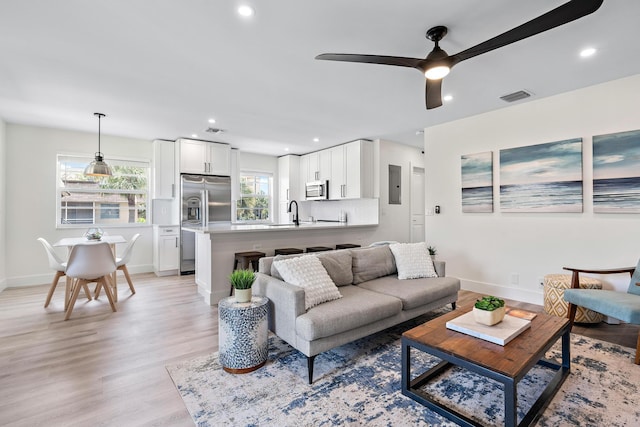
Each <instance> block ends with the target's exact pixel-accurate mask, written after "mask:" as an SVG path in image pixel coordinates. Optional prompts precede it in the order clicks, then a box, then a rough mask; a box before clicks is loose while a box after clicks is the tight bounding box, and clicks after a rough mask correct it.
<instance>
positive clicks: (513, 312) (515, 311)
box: [505, 307, 536, 320]
mask: <svg viewBox="0 0 640 427" xmlns="http://www.w3.org/2000/svg"><path fill="white" fill-rule="evenodd" d="M505 314H508V315H509V316H513V317H519V318H521V319H527V320H533V318H534V317H536V313H534V312H532V311H527V310H522V309H521V308H511V307H505Z"/></svg>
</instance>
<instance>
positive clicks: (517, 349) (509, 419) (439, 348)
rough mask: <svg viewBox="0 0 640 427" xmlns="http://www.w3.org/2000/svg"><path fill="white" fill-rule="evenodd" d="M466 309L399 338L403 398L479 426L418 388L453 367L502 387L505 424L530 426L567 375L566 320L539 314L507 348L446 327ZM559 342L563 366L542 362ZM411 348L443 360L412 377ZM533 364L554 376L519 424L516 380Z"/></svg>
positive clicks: (464, 424) (459, 421)
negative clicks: (499, 384) (552, 373)
mask: <svg viewBox="0 0 640 427" xmlns="http://www.w3.org/2000/svg"><path fill="white" fill-rule="evenodd" d="M471 308H472V306H468V307H465V308H461V309H458V310H454V311H452V312H450V313H447V314H445V315H443V316H440V317H438V318H437V319H434V320H431V321H429V322H427V323H425V324H423V325H420V326H417V327H415V328H413V329H411V330H409V331H407V332H405V333H404V334H402V394H404V395H405V396H408V397H410V398H412V399H413V400H415V401H417V402H419V403H421V404H423V405H425V406H427V407H428V408H429V409H432V410H433V411H435V412H437V413H438V414H440V415H442V416H444V417H446V418H448V419H450V420H452V421H454V422H455V423H457V424H459V425H461V426H480V425H481V424H480V423H478V422H476V421H474V420H472V419H471V418H469V417H467V416H465V415H463V414H461V413H459V412H457V411H456V410H455V409H453V408H448V407H446V406H444V405H443V404H442V403H440V402H437V401H436V400H434V399H432V398H431V397H430V396H429V395H428V394H427V393H425V392H424V391H422V390H420V388H421V387H422V386H423V385H425V384H426V383H428V382H429V381H430V380H432V379H433V378H434V377H435V376H437V375H439V374H440V373H442V371H444V370H445V369H447V368H449V367H450V366H451V365H457V366H460V367H463V368H465V369H468V370H469V371H472V372H475V373H477V374H480V375H483V376H485V377H488V378H491V379H493V380H495V381H498V382H499V383H502V384H503V386H504V414H505V417H504V419H505V425H506V426H517V425H519V426H528V425H531V424H533V423H534V422H535V421H536V420H537V419H538V418H539V417H540V415H542V412H543V411H544V409H545V408H546V407H547V405H548V404H549V402H550V401H551V399H552V398H553V396H554V395H555V393H556V391H557V390H558V389H559V388H560V386H561V385H562V383H563V382H564V380H565V379H566V377H567V376H568V375H569V369H570V355H569V337H570V331H571V328H570V325H569V321H568V320H567V319H565V318H561V317H555V316H549V315H547V314H544V313H538V315H537V316H536V317H535V318H534V319H533V320H532V321H531V328H529V329H527V330H525V331H524V332H522V333H521V334H520V335H518V336H517V337H516V338H514V339H513V341H511V342H509V343H508V344H507V345H505V346H501V345H498V344H493V343H490V342H488V341H484V340H481V339H479V338H474V337H472V336H470V335H466V334H463V333H460V332H456V331H453V330H450V329H447V327H446V323H447V321H448V320H451V319H454V318H456V317H458V316H460V315H462V314H464V313H466V312H468V311H470V310H471ZM560 338H562V363H561V364H557V363H555V362H552V361H550V360H546V359H544V355H545V353H546V352H547V351H548V350H549V349H550V348H551V346H553V344H555V342H556V341H557V340H558V339H560ZM412 349H417V350H420V351H423V352H426V353H429V354H431V355H433V356H435V357H437V358H439V359H442V361H441V362H440V363H438V364H437V365H436V366H434V367H433V368H431V369H429V370H428V371H426V372H424V373H415V374H416V375H418V376H417V377H415V378H411V375H412V373H411V351H412ZM535 365H542V366H544V367H547V368H551V369H553V370H556V371H557V372H556V373H555V375H554V376H553V378H552V379H551V381H550V382H549V384H548V385H547V387H546V388H545V389H544V390H543V392H542V394H541V395H540V396H539V397H538V399H537V400H536V401H535V403H534V404H533V406H532V407H531V409H529V411H528V412H527V413H526V414H525V416H524V418H523V419H522V421H521V422H520V424H518V422H517V421H518V418H517V417H518V411H517V408H518V402H517V396H518V393H517V386H518V382H519V381H520V380H521V379H522V378H523V377H524V376H525V375H526V374H527V372H529V370H530V369H531V368H532V367H534V366H535Z"/></svg>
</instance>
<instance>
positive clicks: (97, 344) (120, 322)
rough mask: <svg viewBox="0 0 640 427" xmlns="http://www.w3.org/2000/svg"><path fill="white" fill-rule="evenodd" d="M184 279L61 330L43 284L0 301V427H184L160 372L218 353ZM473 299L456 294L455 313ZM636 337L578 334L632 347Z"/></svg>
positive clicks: (150, 278)
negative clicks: (457, 300) (45, 305)
mask: <svg viewBox="0 0 640 427" xmlns="http://www.w3.org/2000/svg"><path fill="white" fill-rule="evenodd" d="M193 279H194V276H182V277H165V278H157V277H155V275H153V274H138V275H134V276H133V281H134V284H135V287H136V291H137V293H136V295H134V296H131V294H130V292H129V289H128V287H127V286H126V284H125V286H122V283H123V281H120V283H121V285H120V286H119V300H118V303H117V307H118V312H117V313H112V312H111V310H110V308H109V304H108V302H107V300H106V298H105V297H104V296H103V297H101V298H100V299H99V300H98V301H91V302H87V300H86V299H84V300H82V301H81V300H80V298H79V299H78V302H77V303H76V308H75V309H74V311H73V314H72V317H71V319H70V320H68V321H66V322H65V321H63V317H64V313H63V311H62V308H63V307H62V306H63V293H64V290H63V288H62V287H61V288H60V289H58V291H57V293H56V295H55V296H54V299H53V301H52V303H51V305H50V306H49V307H48V308H47V309H45V308H43V305H44V300H45V297H46V293H47V289H48V285H47V286H44V285H43V286H34V287H28V288H14V289H7V290H5V291H4V292H2V293H0V425H2V426H38V425H42V426H65V427H66V426H192V425H193V422H192V421H191V417H190V416H189V414H188V412H187V410H186V409H185V407H184V404H183V402H182V399H181V398H180V396H179V394H178V392H177V390H176V388H175V387H174V385H173V383H172V381H171V378H170V377H169V375H168V373H167V371H166V370H165V365H167V364H170V363H174V362H177V361H181V360H185V359H191V358H194V357H197V356H200V355H205V354H209V353H212V352H214V351H216V350H217V349H218V312H217V309H216V308H215V307H210V306H208V305H206V304H205V303H204V302H203V301H202V298H201V297H200V296H199V295H197V292H196V286H195V284H194V282H193ZM61 284H62V283H61ZM477 297H478V295H477V294H475V293H472V292H468V291H461V292H460V300H459V305H461V306H462V305H466V304H470V303H472V302H473V301H475V299H476V298H477ZM511 305H515V306H518V307H520V308H524V309H527V310H532V311H542V308H541V307H540V306H536V305H531V304H524V303H515V302H511ZM629 328H630V329H629ZM634 328H635V329H634ZM637 330H638V329H637V327H635V326H628V325H622V326H608V325H606V324H604V323H601V324H600V325H598V326H596V327H588V328H585V331H584V332H581V333H584V334H585V335H599V336H597V338H600V339H606V340H610V341H612V342H618V343H619V344H621V345H625V346H627V347H635V339H636V337H637ZM619 331H622V332H619ZM603 334H604V336H603ZM630 363H632V361H630Z"/></svg>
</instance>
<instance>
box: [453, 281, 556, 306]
mask: <svg viewBox="0 0 640 427" xmlns="http://www.w3.org/2000/svg"><path fill="white" fill-rule="evenodd" d="M460 286H461V287H462V289H464V290H467V291H473V292H478V293H480V294H486V295H494V296H497V297H500V298H507V299H512V300H516V301H521V302H526V303H530V304H537V305H544V296H543V293H542V291H539V292H536V291H532V290H529V289H518V288H513V287H510V286H503V285H497V284H495V283H483V282H477V281H473V280H466V279H460Z"/></svg>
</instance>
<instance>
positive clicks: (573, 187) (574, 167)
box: [500, 138, 583, 212]
mask: <svg viewBox="0 0 640 427" xmlns="http://www.w3.org/2000/svg"><path fill="white" fill-rule="evenodd" d="M582 206H583V195H582V138H574V139H568V140H565V141H558V142H550V143H546V144H537V145H529V146H526V147H518V148H509V149H505V150H500V210H501V211H503V212H582Z"/></svg>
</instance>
